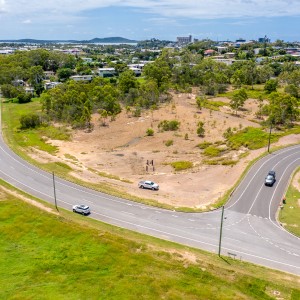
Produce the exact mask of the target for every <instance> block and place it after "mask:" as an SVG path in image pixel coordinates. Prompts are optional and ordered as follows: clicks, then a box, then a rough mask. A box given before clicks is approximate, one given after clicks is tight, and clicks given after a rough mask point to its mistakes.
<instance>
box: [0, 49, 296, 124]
mask: <svg viewBox="0 0 300 300" xmlns="http://www.w3.org/2000/svg"><path fill="white" fill-rule="evenodd" d="M119 63H120V64H119V65H120V68H119V69H118V76H117V77H113V78H109V79H103V78H100V77H94V79H93V80H92V81H91V82H86V83H82V82H80V83H78V82H74V81H72V80H69V81H68V80H67V78H68V77H69V76H70V72H74V70H76V72H77V71H79V72H82V73H84V72H90V70H88V69H86V66H83V65H82V63H80V59H79V60H78V59H76V58H75V57H74V56H72V55H66V54H63V53H56V52H49V51H46V50H36V51H29V52H17V53H16V54H14V55H9V56H6V57H0V84H1V89H2V93H3V95H4V97H7V98H15V97H17V98H18V99H19V102H26V101H29V100H30V99H28V98H26V97H25V96H24V95H23V96H22V95H21V94H22V88H20V87H18V86H14V85H13V82H14V81H16V80H19V79H22V80H24V81H27V82H29V83H30V84H31V85H32V86H33V87H34V89H35V93H36V94H37V95H41V96H40V97H41V101H42V104H43V109H44V112H45V113H46V115H47V116H48V119H49V120H56V121H60V122H66V123H68V124H71V125H72V126H75V127H91V126H92V125H91V115H92V113H95V112H98V113H99V114H100V116H101V118H102V119H103V120H104V121H103V123H105V119H106V118H108V117H109V116H111V118H115V116H116V115H117V114H118V113H120V111H121V109H122V107H124V108H126V111H128V112H131V113H132V114H133V115H135V116H139V115H140V113H141V109H143V108H145V109H149V108H151V109H155V108H157V107H158V106H159V104H160V103H163V102H166V101H169V100H170V97H171V96H170V93H169V91H170V89H173V90H178V91H185V92H189V91H191V87H199V90H200V93H201V95H211V96H214V95H217V94H219V93H223V92H225V91H226V90H227V89H228V87H229V86H233V87H234V88H235V89H240V88H241V87H243V86H250V87H252V88H253V87H254V85H255V84H265V90H266V92H267V93H271V92H276V91H277V89H278V87H281V88H282V89H281V91H282V92H284V94H277V95H276V96H273V98H270V99H271V100H270V101H271V102H270V105H271V104H272V105H271V106H277V107H281V108H284V107H286V109H284V111H285V112H284V113H281V115H278V113H277V112H276V113H274V111H273V110H272V107H269V108H268V109H264V110H263V111H261V115H263V114H266V113H269V114H272V115H273V116H274V117H272V119H274V122H275V120H277V121H279V120H282V119H283V118H287V117H288V118H289V120H291V121H292V120H295V119H296V118H297V117H298V106H299V95H300V92H299V87H300V68H299V66H298V65H296V64H295V63H292V62H284V63H280V62H276V61H275V62H274V61H271V60H270V61H269V60H264V61H263V62H262V63H260V64H258V63H256V62H255V61H254V60H252V59H249V60H237V61H235V62H234V63H233V64H231V65H226V64H225V63H222V62H218V61H215V60H213V59H211V58H204V57H203V56H202V55H201V54H199V53H198V52H197V51H193V50H190V49H188V48H186V49H183V50H180V51H169V50H167V49H165V50H163V51H162V53H161V54H160V56H159V57H158V58H157V59H156V60H155V61H153V62H151V63H148V64H146V65H145V67H144V69H143V74H142V75H143V76H142V78H136V76H135V74H134V72H133V71H131V70H129V69H128V67H127V65H126V64H125V63H123V62H121V61H119ZM44 71H53V72H56V75H58V74H60V77H59V78H58V79H62V80H61V81H64V82H63V83H62V84H60V85H58V86H56V87H55V88H53V89H51V90H48V91H44V92H42V90H43V89H42V85H43V78H44V77H43V72H44ZM286 94H288V96H289V97H288V98H287V97H284V95H286ZM238 96H239V95H238ZM235 98H237V100H240V99H239V98H241V97H237V96H236V97H235ZM272 99H273V100H272ZM289 99H290V100H289ZM272 101H273V102H272ZM238 102H241V101H238ZM283 103H285V104H283ZM238 106H240V104H239V105H238ZM238 106H237V108H236V109H238ZM272 111H273V112H272ZM271 112H272V113H271ZM275 115H276V116H275Z"/></svg>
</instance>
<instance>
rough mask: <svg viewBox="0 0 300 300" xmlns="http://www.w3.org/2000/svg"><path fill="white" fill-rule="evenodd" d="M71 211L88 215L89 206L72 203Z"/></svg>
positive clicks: (89, 211)
mask: <svg viewBox="0 0 300 300" xmlns="http://www.w3.org/2000/svg"><path fill="white" fill-rule="evenodd" d="M73 212H76V213H79V214H82V215H85V216H86V215H88V214H90V213H91V210H90V208H89V206H87V205H84V204H80V205H74V206H73Z"/></svg>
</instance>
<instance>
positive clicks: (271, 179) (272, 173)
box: [265, 171, 276, 186]
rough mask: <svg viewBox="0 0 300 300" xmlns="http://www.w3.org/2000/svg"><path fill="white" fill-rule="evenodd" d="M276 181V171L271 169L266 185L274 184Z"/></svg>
mask: <svg viewBox="0 0 300 300" xmlns="http://www.w3.org/2000/svg"><path fill="white" fill-rule="evenodd" d="M275 181H276V173H275V171H269V173H268V175H267V177H266V178H265V185H266V186H273V184H274V183H275Z"/></svg>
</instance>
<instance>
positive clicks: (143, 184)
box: [138, 180, 159, 191]
mask: <svg viewBox="0 0 300 300" xmlns="http://www.w3.org/2000/svg"><path fill="white" fill-rule="evenodd" d="M138 186H139V188H141V189H150V190H153V191H154V190H156V191H158V190H159V185H158V184H157V183H155V182H153V181H150V180H142V181H140V182H139V183H138Z"/></svg>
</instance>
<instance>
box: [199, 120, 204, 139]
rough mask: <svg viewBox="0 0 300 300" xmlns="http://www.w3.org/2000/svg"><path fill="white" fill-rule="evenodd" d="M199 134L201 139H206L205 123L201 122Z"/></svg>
mask: <svg viewBox="0 0 300 300" xmlns="http://www.w3.org/2000/svg"><path fill="white" fill-rule="evenodd" d="M197 134H198V136H200V137H204V134H205V129H204V123H203V122H201V121H200V122H199V123H198V128H197Z"/></svg>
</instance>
